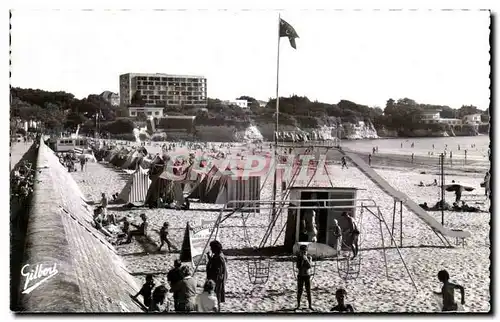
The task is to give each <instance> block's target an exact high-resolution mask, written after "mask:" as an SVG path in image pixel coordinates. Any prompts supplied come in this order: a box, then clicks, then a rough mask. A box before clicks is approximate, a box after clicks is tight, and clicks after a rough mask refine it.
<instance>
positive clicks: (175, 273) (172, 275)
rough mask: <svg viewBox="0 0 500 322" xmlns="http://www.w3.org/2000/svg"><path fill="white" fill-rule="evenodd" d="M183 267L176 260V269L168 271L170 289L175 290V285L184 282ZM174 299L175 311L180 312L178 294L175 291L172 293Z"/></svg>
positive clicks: (178, 260)
mask: <svg viewBox="0 0 500 322" xmlns="http://www.w3.org/2000/svg"><path fill="white" fill-rule="evenodd" d="M181 266H182V262H181V261H180V259H176V260H175V261H174V268H172V269H171V270H169V271H168V273H167V281H168V284H169V285H170V289H171V290H172V289H174V285H175V284H177V283H178V282H180V281H182V273H181ZM171 292H172V295H173V298H174V310H175V311H178V302H179V301H178V300H177V298H178V296H177V292H174V291H173V290H172V291H171Z"/></svg>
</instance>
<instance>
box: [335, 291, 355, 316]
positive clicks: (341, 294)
mask: <svg viewBox="0 0 500 322" xmlns="http://www.w3.org/2000/svg"><path fill="white" fill-rule="evenodd" d="M346 297H347V292H346V290H345V289H343V288H339V289H337V291H336V292H335V298H336V299H337V305H335V306H334V307H332V309H331V310H330V312H351V313H353V312H354V308H353V307H352V305H351V304H345V302H344V301H345V298H346Z"/></svg>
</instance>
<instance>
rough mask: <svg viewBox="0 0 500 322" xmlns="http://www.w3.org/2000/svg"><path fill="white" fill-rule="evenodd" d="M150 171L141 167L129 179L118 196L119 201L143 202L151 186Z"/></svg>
mask: <svg viewBox="0 0 500 322" xmlns="http://www.w3.org/2000/svg"><path fill="white" fill-rule="evenodd" d="M148 172H149V170H147V169H143V168H141V167H139V168H138V169H137V170H136V171H135V172H134V173H133V174H132V175H131V176H130V178H129V179H128V181H127V183H126V184H125V187H123V190H122V191H121V192H120V194H119V195H118V198H117V199H118V200H120V201H123V202H125V203H130V202H131V203H134V202H143V201H144V200H146V195H147V193H148V190H149V186H150V185H151V180H150V179H149V174H148Z"/></svg>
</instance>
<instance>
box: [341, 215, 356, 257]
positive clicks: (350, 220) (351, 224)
mask: <svg viewBox="0 0 500 322" xmlns="http://www.w3.org/2000/svg"><path fill="white" fill-rule="evenodd" d="M342 217H344V218H345V219H346V220H347V222H348V224H349V225H348V227H349V233H350V236H351V238H352V246H351V247H352V253H353V256H352V259H354V258H355V257H356V256H358V252H359V245H358V243H359V230H358V227H357V226H356V222H355V221H354V218H352V217H351V215H349V214H348V213H347V211H344V212H343V213H342Z"/></svg>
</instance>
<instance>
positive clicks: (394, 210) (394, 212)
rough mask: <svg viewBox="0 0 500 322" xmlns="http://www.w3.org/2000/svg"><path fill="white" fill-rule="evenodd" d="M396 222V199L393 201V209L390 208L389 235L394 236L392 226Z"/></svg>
mask: <svg viewBox="0 0 500 322" xmlns="http://www.w3.org/2000/svg"><path fill="white" fill-rule="evenodd" d="M395 221H396V199H394V207H393V208H392V227H391V235H394V224H395ZM391 246H392V240H391Z"/></svg>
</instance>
